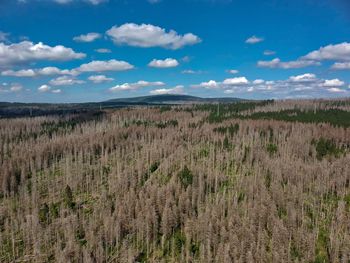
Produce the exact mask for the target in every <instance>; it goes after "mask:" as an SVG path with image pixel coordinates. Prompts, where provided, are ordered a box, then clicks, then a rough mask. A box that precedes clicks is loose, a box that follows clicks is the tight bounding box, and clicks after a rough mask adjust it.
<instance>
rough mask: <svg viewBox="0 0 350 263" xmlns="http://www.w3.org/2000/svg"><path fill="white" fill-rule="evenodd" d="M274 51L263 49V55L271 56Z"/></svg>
mask: <svg viewBox="0 0 350 263" xmlns="http://www.w3.org/2000/svg"><path fill="white" fill-rule="evenodd" d="M275 54H276V52H275V51H272V50H265V51H264V55H265V56H272V55H275Z"/></svg>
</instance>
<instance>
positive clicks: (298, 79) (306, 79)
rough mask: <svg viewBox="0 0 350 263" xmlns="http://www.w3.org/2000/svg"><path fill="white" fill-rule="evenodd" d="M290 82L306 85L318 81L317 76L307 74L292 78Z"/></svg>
mask: <svg viewBox="0 0 350 263" xmlns="http://www.w3.org/2000/svg"><path fill="white" fill-rule="evenodd" d="M289 80H290V81H292V82H299V83H304V82H312V81H315V80H316V75H315V74H311V73H306V74H303V75H298V76H291V77H290V78H289Z"/></svg>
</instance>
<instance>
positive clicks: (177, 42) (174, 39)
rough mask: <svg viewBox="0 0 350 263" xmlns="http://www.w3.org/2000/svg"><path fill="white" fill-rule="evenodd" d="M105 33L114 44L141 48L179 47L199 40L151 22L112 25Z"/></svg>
mask: <svg viewBox="0 0 350 263" xmlns="http://www.w3.org/2000/svg"><path fill="white" fill-rule="evenodd" d="M106 34H107V35H108V36H109V37H111V39H112V40H113V42H114V43H115V44H118V45H129V46H134V47H143V48H149V47H162V48H167V49H179V48H182V47H184V46H187V45H194V44H197V43H199V42H201V39H200V38H199V37H198V36H196V35H194V34H192V33H187V34H185V35H179V34H178V33H177V32H176V31H174V30H170V31H169V32H167V31H166V30H165V29H163V28H161V27H158V26H154V25H151V24H141V25H138V24H134V23H126V24H123V25H121V26H119V27H117V26H113V27H112V28H111V29H109V30H108V31H107V32H106Z"/></svg>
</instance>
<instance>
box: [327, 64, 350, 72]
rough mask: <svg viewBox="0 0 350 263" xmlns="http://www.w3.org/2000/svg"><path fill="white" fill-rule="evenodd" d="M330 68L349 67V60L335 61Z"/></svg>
mask: <svg viewBox="0 0 350 263" xmlns="http://www.w3.org/2000/svg"><path fill="white" fill-rule="evenodd" d="M331 68H332V69H337V70H345V69H350V62H336V63H334V64H333V65H332V67H331Z"/></svg>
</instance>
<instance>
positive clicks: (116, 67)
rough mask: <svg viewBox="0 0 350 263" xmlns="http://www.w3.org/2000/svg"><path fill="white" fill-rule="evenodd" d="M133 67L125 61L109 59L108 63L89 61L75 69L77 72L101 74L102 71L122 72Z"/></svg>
mask: <svg viewBox="0 0 350 263" xmlns="http://www.w3.org/2000/svg"><path fill="white" fill-rule="evenodd" d="M133 68H134V66H133V65H131V64H129V63H128V62H126V61H119V60H115V59H111V60H108V61H99V60H95V61H91V62H90V63H86V64H82V65H81V66H80V67H79V68H77V69H75V70H77V71H79V72H102V71H124V70H129V69H133Z"/></svg>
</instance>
